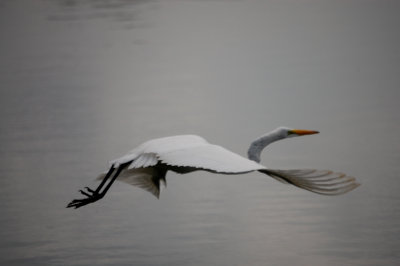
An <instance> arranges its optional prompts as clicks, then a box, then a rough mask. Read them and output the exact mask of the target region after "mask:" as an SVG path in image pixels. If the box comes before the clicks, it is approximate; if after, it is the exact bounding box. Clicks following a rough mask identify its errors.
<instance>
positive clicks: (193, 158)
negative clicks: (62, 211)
mask: <svg viewBox="0 0 400 266" xmlns="http://www.w3.org/2000/svg"><path fill="white" fill-rule="evenodd" d="M317 133H319V132H318V131H314V130H302V129H290V128H286V127H279V128H277V129H275V130H273V131H271V132H269V133H267V134H265V135H263V136H261V137H259V138H257V139H256V140H254V141H253V142H252V143H251V144H250V147H249V149H248V158H244V157H242V156H240V155H238V154H236V153H234V152H231V151H229V150H227V149H225V148H223V147H221V146H218V145H214V144H211V143H209V142H207V141H206V140H205V139H204V138H202V137H200V136H196V135H179V136H172V137H164V138H159V139H153V140H150V141H147V142H145V143H143V144H141V145H139V146H138V147H137V148H135V149H133V150H132V151H130V152H129V153H127V154H126V155H124V156H122V157H120V158H118V159H115V160H113V161H111V167H110V169H109V170H108V172H106V173H103V174H101V175H100V176H99V177H98V179H99V180H102V181H101V183H100V184H99V186H98V187H97V188H96V189H95V190H92V189H90V188H88V187H85V189H84V190H80V193H81V194H83V195H84V196H86V197H85V198H83V199H75V200H73V201H71V202H70V203H69V204H68V205H67V208H71V207H73V208H79V207H82V206H85V205H87V204H90V203H93V202H96V201H98V200H100V199H102V198H103V197H104V196H105V195H106V193H107V192H108V190H109V189H110V187H111V185H112V184H113V183H114V181H115V180H119V181H123V182H126V183H128V184H131V185H134V186H138V187H140V188H142V189H145V190H147V191H149V192H150V193H152V194H153V195H155V196H156V197H157V198H158V197H159V195H160V186H161V184H163V185H165V186H166V178H165V176H166V173H167V171H169V170H170V171H173V172H176V173H180V174H186V173H190V172H193V171H198V170H203V171H208V172H211V173H215V174H226V175H234V174H245V173H249V172H253V171H259V172H261V173H263V174H266V175H268V176H270V177H273V178H275V179H277V180H278V181H281V182H283V183H288V184H292V185H294V186H297V187H299V188H302V189H305V190H308V191H311V192H314V193H318V194H323V195H339V194H344V193H347V192H349V191H351V190H353V189H355V188H356V187H358V186H359V185H360V184H358V183H357V182H356V180H355V178H354V177H350V176H347V175H346V174H343V173H336V172H332V171H328V170H316V169H301V170H299V169H297V170H278V169H269V168H267V167H265V166H263V165H261V164H260V155H261V152H262V151H263V149H264V148H265V147H266V146H267V145H269V144H271V143H272V142H275V141H278V140H281V139H286V138H291V137H298V136H305V135H312V134H317Z"/></svg>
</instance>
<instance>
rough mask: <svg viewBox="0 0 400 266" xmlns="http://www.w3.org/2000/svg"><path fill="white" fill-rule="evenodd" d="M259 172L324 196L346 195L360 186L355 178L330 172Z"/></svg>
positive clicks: (267, 170) (276, 170) (305, 170)
mask: <svg viewBox="0 0 400 266" xmlns="http://www.w3.org/2000/svg"><path fill="white" fill-rule="evenodd" d="M259 171H260V172H262V173H264V174H267V175H269V176H271V177H273V178H275V179H277V180H279V181H281V182H284V183H289V184H292V185H294V186H296V187H299V188H302V189H305V190H308V191H311V192H314V193H317V194H322V195H340V194H344V193H347V192H349V191H351V190H353V189H355V188H356V187H358V186H359V185H360V184H359V183H357V182H356V179H355V178H354V177H351V176H347V175H346V174H343V173H335V172H332V171H328V170H315V169H301V170H299V169H296V170H278V169H263V170H259Z"/></svg>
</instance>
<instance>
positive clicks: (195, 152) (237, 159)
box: [158, 144, 265, 174]
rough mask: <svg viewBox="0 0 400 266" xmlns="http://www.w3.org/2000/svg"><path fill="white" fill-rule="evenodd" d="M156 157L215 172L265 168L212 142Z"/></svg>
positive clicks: (175, 163) (170, 163)
mask: <svg viewBox="0 0 400 266" xmlns="http://www.w3.org/2000/svg"><path fill="white" fill-rule="evenodd" d="M158 157H159V160H161V161H162V162H163V163H165V164H167V165H171V166H180V167H194V168H199V169H204V170H210V171H213V172H217V173H226V174H238V173H247V172H251V171H255V170H260V169H265V167H264V166H262V165H260V164H258V163H256V162H254V161H251V160H249V159H247V158H244V157H242V156H240V155H238V154H236V153H233V152H231V151H229V150H227V149H225V148H222V147H221V146H217V145H212V144H207V145H202V146H197V147H191V148H187V149H180V150H174V151H170V152H164V153H162V154H159V155H158Z"/></svg>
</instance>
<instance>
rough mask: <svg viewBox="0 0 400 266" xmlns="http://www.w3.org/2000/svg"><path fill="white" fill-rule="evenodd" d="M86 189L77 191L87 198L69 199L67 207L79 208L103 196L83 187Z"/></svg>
mask: <svg viewBox="0 0 400 266" xmlns="http://www.w3.org/2000/svg"><path fill="white" fill-rule="evenodd" d="M85 189H86V190H87V192H86V191H83V190H79V192H80V193H81V194H83V195H85V196H86V197H87V198H84V199H74V200H73V201H71V202H70V203H69V204H68V205H67V208H75V209H77V208H80V207H82V206H85V205H87V204H90V203H93V202H96V201H98V200H99V199H101V198H102V197H103V195H101V194H99V193H97V192H96V191H94V190H92V189H90V188H88V187H85Z"/></svg>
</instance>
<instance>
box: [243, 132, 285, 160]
mask: <svg viewBox="0 0 400 266" xmlns="http://www.w3.org/2000/svg"><path fill="white" fill-rule="evenodd" d="M284 138H285V136H284V135H282V134H281V132H280V131H279V130H274V131H271V132H269V133H267V134H266V135H264V136H261V137H259V138H258V139H256V140H254V141H253V142H252V143H251V144H250V147H249V150H248V151H247V156H248V157H249V159H250V160H252V161H255V162H257V163H259V162H260V156H261V152H262V151H263V149H264V148H265V147H267V146H268V145H269V144H271V143H272V142H275V141H277V140H281V139H284Z"/></svg>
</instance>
